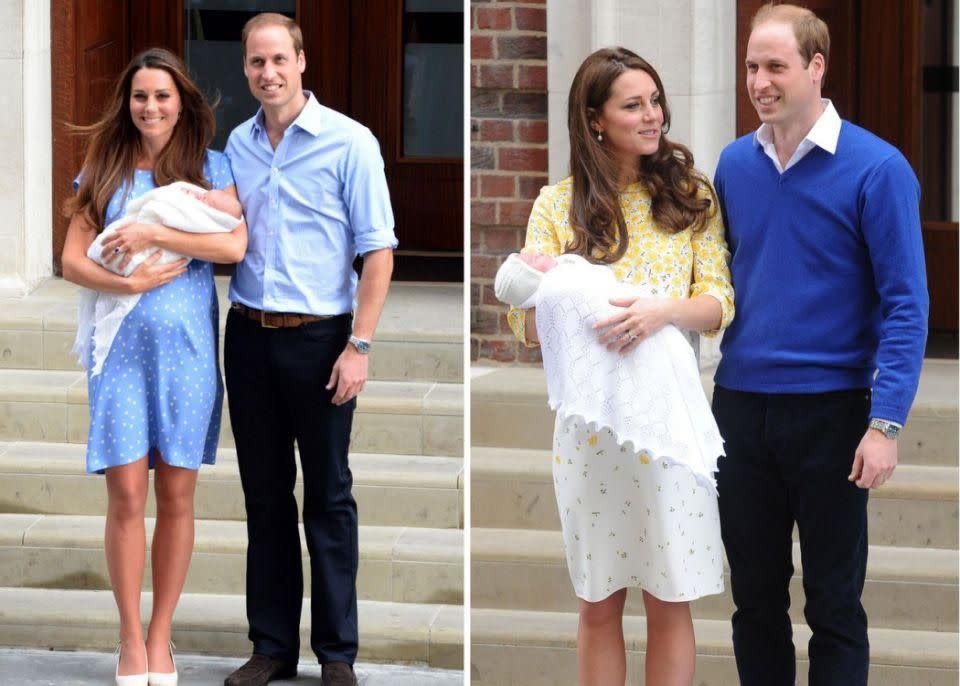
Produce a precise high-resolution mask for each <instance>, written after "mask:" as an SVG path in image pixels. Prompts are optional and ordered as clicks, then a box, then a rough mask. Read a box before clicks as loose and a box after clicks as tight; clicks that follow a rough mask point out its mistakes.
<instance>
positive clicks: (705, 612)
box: [470, 360, 960, 686]
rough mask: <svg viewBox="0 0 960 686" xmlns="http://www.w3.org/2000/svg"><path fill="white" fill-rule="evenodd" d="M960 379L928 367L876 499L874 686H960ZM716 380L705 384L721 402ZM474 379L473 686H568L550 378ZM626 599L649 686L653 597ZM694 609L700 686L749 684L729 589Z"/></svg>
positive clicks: (638, 671) (796, 600)
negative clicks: (741, 676)
mask: <svg viewBox="0 0 960 686" xmlns="http://www.w3.org/2000/svg"><path fill="white" fill-rule="evenodd" d="M958 370H960V368H958V364H957V362H956V361H939V360H927V361H925V362H924V368H923V373H922V376H921V382H920V389H919V392H918V394H917V399H916V402H915V403H914V406H913V410H912V411H911V415H910V418H909V420H908V423H907V427H906V429H905V431H904V434H903V437H902V438H901V440H900V445H899V447H900V450H899V459H900V466H899V467H898V468H897V470H896V472H895V474H894V477H893V478H892V479H891V480H890V481H889V482H888V483H887V484H885V485H884V486H883V487H882V488H880V489H877V490H875V491H873V492H872V493H871V495H870V501H869V505H868V512H869V518H870V524H869V532H870V557H869V565H868V571H867V582H866V586H865V589H864V604H865V606H866V608H867V613H868V616H869V618H870V626H871V629H870V641H871V669H870V683H871V684H874V685H877V684H880V685H881V686H907V685H909V686H915V685H926V686H946V685H947V684H950V685H951V686H953V685H954V684H956V683H957V682H958V676H960V673H958V664H957V663H958V657H957V654H958V633H957V631H958V628H957V622H958V611H957V605H958V595H960V591H958V578H960V572H958V560H960V558H958V555H957V542H958V532H960V527H958V506H957V501H958V494H960V493H958V492H960V489H958V475H960V470H958V463H957V455H958V440H957V433H958V421H957V417H958V412H957V409H958V384H957V379H958ZM711 376H712V375H711V374H710V373H704V374H703V375H702V380H703V384H704V389H705V391H706V392H707V394H708V396H709V395H710V394H712V390H713V383H712V379H711ZM471 377H472V381H471V403H470V404H471V445H472V447H471V457H470V470H471V473H470V479H471V487H470V498H471V526H472V527H473V528H472V531H471V539H470V540H471V569H472V574H471V605H472V609H471V651H472V652H471V674H472V681H471V683H473V684H478V685H479V684H496V685H497V686H507V685H511V684H517V685H520V684H523V685H524V686H528V685H535V684H554V683H565V682H568V681H569V679H570V675H571V674H575V673H576V628H577V613H576V608H577V600H576V598H575V597H574V595H573V592H572V586H571V584H570V580H569V574H568V572H567V569H566V561H565V557H564V552H563V545H562V539H561V535H560V531H559V528H560V527H559V516H558V513H557V505H556V499H555V496H554V490H553V479H552V469H551V462H550V457H551V454H550V452H549V446H550V445H551V443H552V431H553V423H554V416H553V413H552V412H551V411H550V410H549V408H548V406H547V402H546V385H545V381H544V377H543V372H542V370H539V369H516V368H492V367H487V368H481V367H477V368H474V369H473V370H471ZM851 459H852V456H851ZM721 467H722V461H721ZM794 548H795V551H794V557H795V558H799V553H798V551H797V546H796V545H795V546H794ZM795 566H796V568H797V574H796V575H795V577H794V579H793V582H792V584H791V595H792V610H791V616H792V619H793V621H794V622H795V623H796V624H795V625H794V633H795V644H796V646H797V650H798V663H799V664H798V676H799V679H800V681H799V683H800V684H807V678H806V668H807V661H806V660H807V655H806V642H807V640H808V639H809V637H810V631H809V629H808V627H807V626H806V624H805V623H804V620H803V616H802V608H803V602H804V598H803V591H802V576H801V574H802V569H801V567H800V561H799V559H795ZM727 586H728V587H729V578H727ZM627 598H628V600H627V607H626V611H625V616H624V628H625V632H626V635H627V649H628V666H629V668H628V677H627V682H628V683H640V682H641V675H642V672H643V659H644V658H643V651H644V649H645V640H644V639H645V637H644V632H645V625H644V624H645V623H644V617H643V607H642V596H641V594H639V593H636V592H633V593H628V594H627ZM692 609H693V613H694V617H695V630H696V636H697V641H698V657H697V668H698V672H697V677H696V680H695V681H696V683H697V684H698V686H700V685H704V686H707V685H711V686H712V685H717V686H719V685H723V686H726V685H727V684H733V683H737V682H738V677H737V673H736V665H735V661H734V658H733V647H732V642H731V635H730V633H731V629H730V620H729V617H730V614H731V610H732V600H731V598H730V593H729V590H728V591H726V592H725V593H723V594H720V595H717V596H711V597H707V598H703V599H700V600H698V601H695V602H694V603H693V606H692Z"/></svg>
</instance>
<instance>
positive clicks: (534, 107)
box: [470, 0, 547, 362]
mask: <svg viewBox="0 0 960 686" xmlns="http://www.w3.org/2000/svg"><path fill="white" fill-rule="evenodd" d="M546 31H547V11H546V2H545V0H540V1H536V0H524V1H521V2H472V4H471V37H470V45H471V60H470V62H471V63H470V85H471V122H470V125H471V128H470V131H471V148H470V155H471V167H472V169H471V177H470V251H471V257H470V264H471V275H470V305H471V306H470V330H471V335H470V356H471V359H472V360H474V361H476V360H478V359H482V360H484V361H487V362H536V361H538V360H539V359H540V357H539V351H538V350H537V349H528V348H526V347H525V346H523V345H522V344H520V343H519V342H518V341H517V340H516V339H515V338H514V337H513V334H512V333H511V332H510V328H509V327H508V326H507V322H506V318H505V316H504V314H505V312H506V309H505V308H504V307H503V306H502V305H501V304H500V303H499V302H498V301H497V300H496V298H495V297H494V295H493V277H494V275H495V274H496V271H497V268H498V267H499V266H500V264H501V263H502V261H503V258H504V256H505V255H507V254H508V253H511V252H516V251H517V250H519V249H520V247H521V246H522V245H523V238H524V232H525V228H526V224H527V218H528V217H529V215H530V209H531V207H532V206H533V200H534V199H535V198H536V197H537V194H538V193H539V191H540V188H541V186H543V185H545V184H546V183H547V37H546Z"/></svg>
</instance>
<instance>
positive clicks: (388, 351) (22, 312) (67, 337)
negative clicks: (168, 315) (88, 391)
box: [0, 277, 463, 383]
mask: <svg viewBox="0 0 960 686" xmlns="http://www.w3.org/2000/svg"><path fill="white" fill-rule="evenodd" d="M77 294H78V290H77V287H76V286H74V285H73V284H70V283H68V282H66V281H63V280H62V279H50V280H49V281H47V282H45V283H44V284H43V285H41V286H40V287H39V288H37V289H36V290H35V291H34V292H33V293H31V294H30V295H28V296H26V297H25V298H20V299H17V300H11V299H4V300H2V305H3V306H2V307H0V369H34V370H43V369H47V370H63V371H76V370H77V363H76V359H75V357H74V356H73V355H72V354H71V353H70V348H71V347H72V346H73V339H74V336H75V334H76V330H77ZM226 294H227V279H226V278H225V277H217V295H218V297H219V300H220V316H221V320H220V329H221V331H220V333H221V340H222V335H223V324H224V322H225V321H226V313H227V311H228V308H229V302H228V301H227V297H226ZM221 352H222V346H221ZM375 352H376V354H375V355H373V356H371V359H370V378H371V379H377V380H384V381H401V380H417V381H445V382H454V383H459V382H461V381H462V380H463V287H462V286H458V285H450V284H435V283H394V284H392V285H391V287H390V293H389V295H388V296H387V302H386V304H385V306H384V311H383V315H382V316H381V318H380V323H379V325H378V327H377V337H376V343H375Z"/></svg>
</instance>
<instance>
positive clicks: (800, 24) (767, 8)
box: [750, 2, 830, 74]
mask: <svg viewBox="0 0 960 686" xmlns="http://www.w3.org/2000/svg"><path fill="white" fill-rule="evenodd" d="M768 21H779V22H782V23H784V24H789V25H790V26H791V27H793V35H794V36H795V37H796V39H797V48H798V49H799V51H800V57H801V58H803V67H804V69H806V68H807V67H808V66H809V65H810V60H812V59H813V56H814V55H816V54H817V53H818V52H819V53H820V54H821V55H823V73H824V74H826V73H827V64H828V63H829V62H830V29H829V28H827V24H826V22H824V21H823V19H821V18H820V17H818V16H817V15H816V14H814V13H813V12H811V11H810V10H808V9H807V8H806V7H798V6H797V5H775V4H774V3H772V2H771V3H768V4H766V5H764V6H763V7H761V8H760V9H759V10H757V13H756V14H755V15H753V20H752V21H751V22H750V30H751V31H753V29H755V28H757V27H758V26H759V25H760V24H763V23H766V22H768Z"/></svg>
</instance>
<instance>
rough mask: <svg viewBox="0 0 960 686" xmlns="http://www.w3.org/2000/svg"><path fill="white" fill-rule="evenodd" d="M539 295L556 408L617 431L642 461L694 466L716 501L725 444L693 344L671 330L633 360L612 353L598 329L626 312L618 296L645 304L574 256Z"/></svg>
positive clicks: (643, 345) (644, 344) (606, 272)
mask: <svg viewBox="0 0 960 686" xmlns="http://www.w3.org/2000/svg"><path fill="white" fill-rule="evenodd" d="M558 262H559V264H558V265H557V266H556V267H555V268H553V269H551V270H550V271H548V272H546V273H545V274H544V276H543V279H542V281H541V283H540V287H539V289H538V290H537V293H536V295H535V301H536V308H537V332H538V335H539V337H540V343H541V348H542V353H543V367H544V371H545V372H546V377H547V390H548V396H549V403H550V408H551V409H553V410H555V411H556V412H557V413H558V415H562V416H564V417H568V416H577V417H579V418H581V419H583V421H584V422H585V423H587V424H588V425H591V427H592V428H594V430H596V429H597V428H606V429H610V430H611V431H612V432H613V433H614V436H615V437H616V440H617V443H619V444H620V445H624V446H628V447H629V448H630V449H631V450H632V452H634V453H638V454H639V456H640V459H641V460H643V459H644V458H646V459H647V460H649V461H651V462H652V461H655V460H663V461H665V462H667V463H670V464H679V465H684V466H686V467H688V468H689V469H690V470H691V472H692V473H693V474H694V476H695V477H696V479H697V482H698V483H699V484H700V485H702V486H704V487H706V488H707V489H708V490H710V491H711V492H712V493H714V494H715V493H716V480H715V478H714V473H715V472H716V471H717V459H718V457H720V456H721V455H723V454H724V452H723V440H722V438H721V437H720V432H719V430H718V429H717V424H716V422H715V421H714V418H713V414H712V412H711V411H710V407H709V405H708V403H707V400H706V397H705V396H704V392H703V386H702V385H701V381H700V374H699V371H698V369H697V361H696V357H695V355H694V353H693V349H692V348H691V346H690V343H689V342H688V341H687V339H686V338H685V337H684V336H683V334H682V333H680V331H679V330H677V329H676V328H675V327H673V326H665V327H663V328H662V329H661V330H660V331H658V332H657V333H655V334H653V335H652V336H650V337H648V338H647V339H645V340H644V341H641V342H640V344H639V345H638V346H637V348H636V349H634V350H633V351H631V352H629V353H626V354H621V353H619V352H610V351H608V350H607V349H606V346H604V345H601V344H600V343H599V342H598V337H599V332H598V331H595V330H593V329H592V328H591V327H592V325H593V324H594V323H596V322H597V321H599V320H601V319H604V318H606V317H608V316H610V315H611V314H613V313H615V312H617V311H618V310H620V308H617V307H614V306H613V305H611V304H610V303H609V300H610V298H611V297H615V296H626V295H633V296H642V295H644V292H643V290H642V289H638V288H635V287H625V286H623V285H621V284H620V283H619V282H618V281H617V280H616V277H615V276H614V274H613V271H612V270H611V269H609V268H608V267H605V266H601V265H593V264H590V263H588V262H587V261H586V260H584V259H583V258H580V257H577V256H573V255H564V256H562V257H561V258H560V259H559V260H558Z"/></svg>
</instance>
